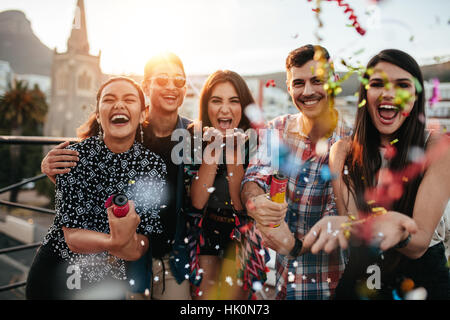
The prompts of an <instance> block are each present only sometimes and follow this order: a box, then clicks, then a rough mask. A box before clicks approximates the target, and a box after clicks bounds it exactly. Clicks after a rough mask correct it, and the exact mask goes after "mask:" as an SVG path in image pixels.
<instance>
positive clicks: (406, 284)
mask: <svg viewBox="0 0 450 320" xmlns="http://www.w3.org/2000/svg"><path fill="white" fill-rule="evenodd" d="M401 289H402V291H403V292H409V291H411V290H412V289H414V281H413V280H411V279H410V278H406V279H405V280H403V281H402V284H401Z"/></svg>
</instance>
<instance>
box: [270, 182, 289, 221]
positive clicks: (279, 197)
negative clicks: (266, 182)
mask: <svg viewBox="0 0 450 320" xmlns="http://www.w3.org/2000/svg"><path fill="white" fill-rule="evenodd" d="M287 182H288V178H287V177H286V176H285V175H282V174H281V173H276V174H274V175H273V176H272V182H271V183H270V194H269V195H270V200H272V201H273V202H276V203H283V202H284V200H285V197H286V187H287ZM279 226H280V225H279V224H277V225H274V226H273V227H274V228H277V227H279Z"/></svg>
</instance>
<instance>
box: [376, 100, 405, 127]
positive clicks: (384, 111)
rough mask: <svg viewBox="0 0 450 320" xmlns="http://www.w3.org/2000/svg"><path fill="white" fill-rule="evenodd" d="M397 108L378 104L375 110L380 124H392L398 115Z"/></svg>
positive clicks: (391, 105)
mask: <svg viewBox="0 0 450 320" xmlns="http://www.w3.org/2000/svg"><path fill="white" fill-rule="evenodd" d="M399 111H400V110H399V108H398V107H396V106H395V105H393V104H386V103H383V104H380V105H379V106H378V108H377V114H378V118H379V119H380V122H381V123H382V124H386V125H389V124H392V123H393V122H394V120H395V118H396V117H397V115H398V113H399Z"/></svg>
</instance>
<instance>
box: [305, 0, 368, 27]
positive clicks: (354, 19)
mask: <svg viewBox="0 0 450 320" xmlns="http://www.w3.org/2000/svg"><path fill="white" fill-rule="evenodd" d="M311 1H312V0H308V2H311ZM328 1H329V2H332V1H334V2H336V3H337V5H338V6H339V7H344V8H345V10H344V13H350V16H349V17H348V19H349V20H350V21H351V22H352V23H351V26H352V27H354V28H355V30H356V31H357V32H358V33H359V34H360V35H361V36H363V35H364V34H365V33H366V30H364V29H363V28H362V27H361V25H360V24H359V22H358V17H357V16H356V15H355V14H354V10H353V9H352V8H351V7H350V6H349V5H348V4H347V3H344V1H343V0H328ZM312 10H313V11H314V12H316V14H317V15H318V14H319V13H320V8H316V9H312ZM319 21H320V20H319ZM321 24H322V23H321V22H320V23H319V26H321Z"/></svg>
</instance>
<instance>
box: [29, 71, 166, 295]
mask: <svg viewBox="0 0 450 320" xmlns="http://www.w3.org/2000/svg"><path fill="white" fill-rule="evenodd" d="M144 120H145V100H144V94H143V92H142V89H141V88H140V86H139V85H138V84H137V83H136V82H135V81H134V80H132V79H130V78H126V77H115V78H112V79H110V80H108V81H106V82H105V83H104V84H103V85H102V86H101V87H100V89H99V90H98V94H97V105H96V109H95V111H94V112H93V113H92V115H91V116H90V118H89V119H88V120H87V121H86V122H85V123H84V124H83V125H82V126H81V127H80V129H79V131H78V135H79V137H80V138H81V141H80V142H79V143H77V144H74V145H72V146H70V147H68V148H70V149H72V150H76V151H77V152H78V153H79V158H80V161H79V163H78V165H77V166H76V167H74V168H73V169H71V170H70V172H68V173H65V174H59V175H57V177H56V197H55V198H56V203H55V211H56V215H55V220H54V222H53V224H52V226H51V227H50V229H49V231H48V233H47V235H46V236H45V238H44V240H43V244H42V246H41V247H40V248H39V251H38V252H37V254H36V257H35V258H34V261H33V264H32V266H31V268H30V272H29V274H28V280H27V289H26V293H27V298H28V299H124V298H125V297H126V294H127V291H128V290H130V288H131V287H130V286H133V285H135V283H134V281H135V279H130V278H129V277H128V272H127V271H128V264H127V261H135V260H138V259H140V258H141V257H142V256H143V255H144V254H145V253H146V252H147V250H148V248H149V240H148V237H149V236H150V235H152V234H154V233H161V232H162V231H163V227H162V225H161V221H160V217H159V210H160V207H161V206H164V205H166V203H165V200H164V197H163V193H164V189H165V186H166V174H167V173H166V164H165V163H164V161H162V159H161V157H160V156H158V155H156V154H154V153H153V152H151V151H150V150H148V149H146V148H145V147H144V146H143V145H142V142H143V132H142V125H143V122H144ZM115 194H123V195H122V199H126V198H127V199H129V209H128V213H127V214H126V215H125V216H122V217H116V216H115V215H114V214H113V210H112V207H111V206H109V204H108V202H107V200H108V199H110V196H112V195H115ZM124 196H126V198H125V197H124ZM122 205H123V203H122ZM121 211H122V210H121ZM122 213H123V214H125V207H124V209H123V212H122ZM123 214H122V215H123ZM136 285H137V284H136ZM148 285H149V284H148Z"/></svg>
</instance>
